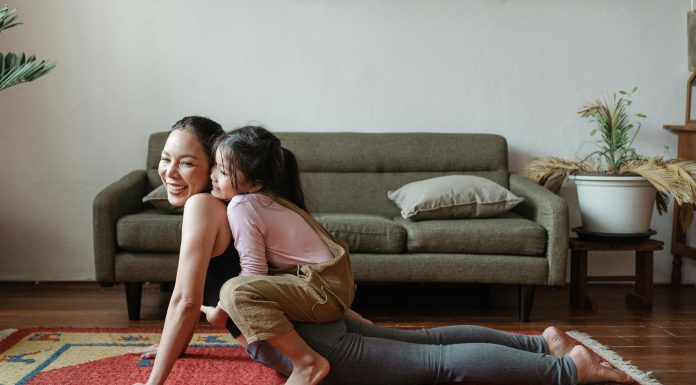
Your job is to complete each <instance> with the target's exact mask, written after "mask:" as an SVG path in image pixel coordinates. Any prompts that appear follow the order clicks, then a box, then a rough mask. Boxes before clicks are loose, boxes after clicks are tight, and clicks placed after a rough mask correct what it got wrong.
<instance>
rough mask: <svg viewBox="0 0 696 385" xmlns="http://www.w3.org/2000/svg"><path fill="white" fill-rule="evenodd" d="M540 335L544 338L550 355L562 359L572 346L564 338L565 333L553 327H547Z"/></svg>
mask: <svg viewBox="0 0 696 385" xmlns="http://www.w3.org/2000/svg"><path fill="white" fill-rule="evenodd" d="M541 335H542V336H543V337H544V340H545V341H546V345H547V346H548V347H549V354H551V355H554V356H558V357H563V356H565V355H566V354H568V352H569V351H570V349H572V348H573V346H574V345H573V344H571V343H570V341H568V340H567V339H566V338H565V333H563V331H561V330H560V329H559V328H557V327H555V326H549V327H547V328H546V330H544V332H543V333H542V334H541Z"/></svg>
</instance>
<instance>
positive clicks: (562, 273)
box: [510, 174, 568, 285]
mask: <svg viewBox="0 0 696 385" xmlns="http://www.w3.org/2000/svg"><path fill="white" fill-rule="evenodd" d="M510 190H511V191H512V192H513V193H514V194H516V195H517V196H519V197H522V198H524V201H523V202H522V203H520V204H519V205H517V207H515V209H514V210H513V211H514V212H516V213H517V214H520V215H522V216H523V217H525V218H527V219H530V220H533V221H534V222H536V223H538V224H539V225H541V226H542V227H543V228H544V229H546V235H547V238H546V258H547V259H548V262H549V281H548V284H549V285H564V284H565V278H566V263H567V259H568V258H567V256H568V204H567V203H566V201H565V199H563V198H561V197H560V196H558V195H556V194H554V193H552V192H551V191H549V190H547V189H546V188H545V187H543V186H540V185H538V184H537V183H535V182H534V181H532V180H531V179H529V178H525V177H523V176H521V175H517V174H511V175H510Z"/></svg>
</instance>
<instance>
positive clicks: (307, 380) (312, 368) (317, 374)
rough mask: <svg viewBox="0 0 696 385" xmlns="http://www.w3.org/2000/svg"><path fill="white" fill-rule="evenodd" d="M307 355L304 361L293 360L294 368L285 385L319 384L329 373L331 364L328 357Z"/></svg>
mask: <svg viewBox="0 0 696 385" xmlns="http://www.w3.org/2000/svg"><path fill="white" fill-rule="evenodd" d="M306 357H307V360H306V361H304V362H293V365H294V369H293V370H292V373H291V374H290V377H288V380H287V382H285V385H317V384H318V383H319V382H321V380H323V379H324V377H326V375H327V374H329V370H331V366H330V365H329V361H327V360H326V358H324V357H322V356H320V355H318V354H316V355H314V354H312V355H308V356H306Z"/></svg>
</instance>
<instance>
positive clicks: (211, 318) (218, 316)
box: [201, 305, 228, 329]
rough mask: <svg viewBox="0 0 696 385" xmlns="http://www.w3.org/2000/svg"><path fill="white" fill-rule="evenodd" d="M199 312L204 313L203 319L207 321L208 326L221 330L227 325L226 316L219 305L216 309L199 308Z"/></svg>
mask: <svg viewBox="0 0 696 385" xmlns="http://www.w3.org/2000/svg"><path fill="white" fill-rule="evenodd" d="M201 311H202V312H203V313H205V319H206V320H208V323H209V324H211V325H213V326H215V327H218V328H222V329H224V328H225V326H226V325H227V317H228V315H227V313H226V312H225V310H224V309H223V308H222V307H221V306H220V305H217V307H212V306H201Z"/></svg>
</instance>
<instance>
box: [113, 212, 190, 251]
mask: <svg viewBox="0 0 696 385" xmlns="http://www.w3.org/2000/svg"><path fill="white" fill-rule="evenodd" d="M182 218H183V216H182V215H171V214H167V213H165V212H163V211H160V210H147V211H143V212H140V213H137V214H132V215H126V216H124V217H122V218H121V219H119V220H118V222H117V223H116V243H117V244H118V245H119V246H120V247H121V248H123V249H124V250H128V251H178V250H179V246H180V245H181V222H182Z"/></svg>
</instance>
